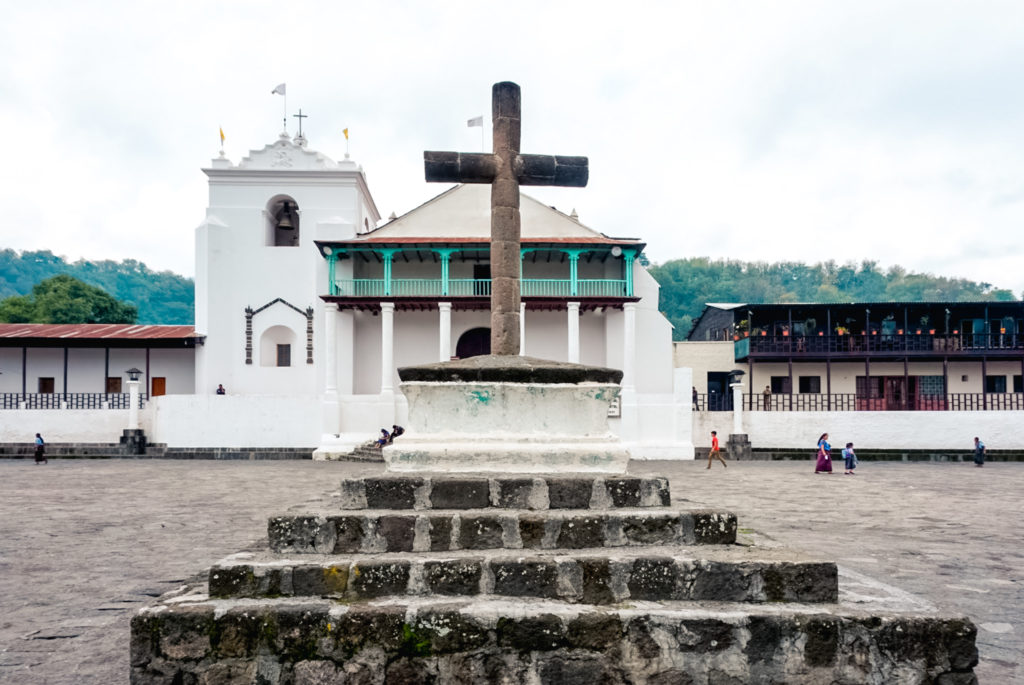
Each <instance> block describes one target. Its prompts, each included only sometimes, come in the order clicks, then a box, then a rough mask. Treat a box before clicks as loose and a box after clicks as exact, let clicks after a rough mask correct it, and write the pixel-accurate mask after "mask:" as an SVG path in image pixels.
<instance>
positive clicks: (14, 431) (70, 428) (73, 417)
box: [0, 409, 128, 443]
mask: <svg viewBox="0 0 1024 685" xmlns="http://www.w3.org/2000/svg"><path fill="white" fill-rule="evenodd" d="M127 427H128V410H127V409H123V410H118V409H65V410H58V409H7V410H4V411H0V442H32V441H34V440H35V439H36V433H40V434H42V436H43V439H44V440H46V442H103V443H111V442H117V441H119V440H120V439H121V432H122V431H123V430H124V429H125V428H127Z"/></svg>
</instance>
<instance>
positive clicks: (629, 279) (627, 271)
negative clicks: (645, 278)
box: [622, 249, 636, 297]
mask: <svg viewBox="0 0 1024 685" xmlns="http://www.w3.org/2000/svg"><path fill="white" fill-rule="evenodd" d="M634 259H636V250H632V249H625V250H623V251H622V271H623V276H624V277H625V280H626V297H633V260H634Z"/></svg>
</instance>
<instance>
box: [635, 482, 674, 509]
mask: <svg viewBox="0 0 1024 685" xmlns="http://www.w3.org/2000/svg"><path fill="white" fill-rule="evenodd" d="M671 505H672V493H671V492H670V491H669V484H668V479H667V478H660V477H659V478H644V479H643V480H642V481H641V485H640V506H641V507H668V506H671Z"/></svg>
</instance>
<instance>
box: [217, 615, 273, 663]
mask: <svg viewBox="0 0 1024 685" xmlns="http://www.w3.org/2000/svg"><path fill="white" fill-rule="evenodd" d="M263 622H264V616H263V612H260V611H244V610H239V609H237V608H235V609H231V610H229V611H227V612H226V613H225V614H224V615H223V616H221V617H219V618H218V619H217V620H216V621H215V623H214V625H213V627H212V630H211V631H210V647H211V649H212V650H213V654H215V655H216V656H217V657H218V658H234V659H244V658H251V657H253V656H254V655H256V653H257V651H258V649H259V645H260V640H261V638H262V634H263V630H262V626H263Z"/></svg>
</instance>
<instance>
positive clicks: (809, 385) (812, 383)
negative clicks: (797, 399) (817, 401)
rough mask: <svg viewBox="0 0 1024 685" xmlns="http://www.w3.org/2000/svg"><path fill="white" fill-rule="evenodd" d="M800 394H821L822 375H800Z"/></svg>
mask: <svg viewBox="0 0 1024 685" xmlns="http://www.w3.org/2000/svg"><path fill="white" fill-rule="evenodd" d="M799 383H800V394H801V395H803V394H812V395H818V394H821V376H800V378H799Z"/></svg>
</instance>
